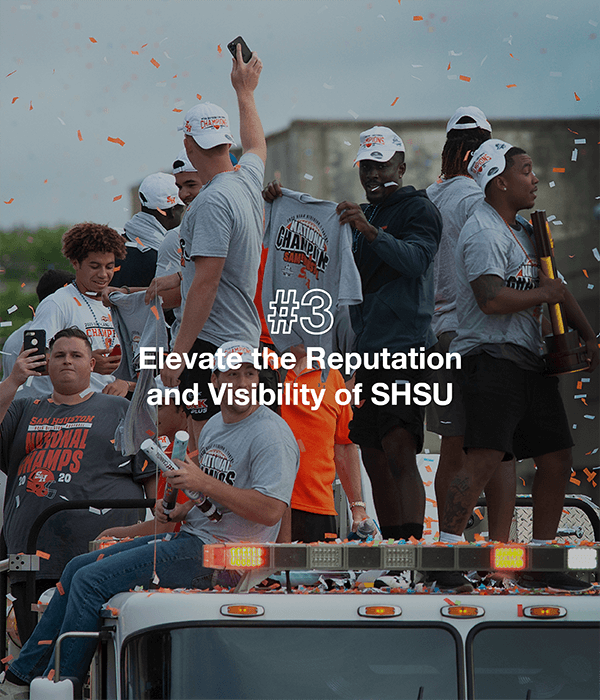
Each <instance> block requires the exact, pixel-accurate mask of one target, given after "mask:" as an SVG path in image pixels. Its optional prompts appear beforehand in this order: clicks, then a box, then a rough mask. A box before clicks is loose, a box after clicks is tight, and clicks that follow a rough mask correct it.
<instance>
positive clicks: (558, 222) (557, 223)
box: [552, 219, 562, 226]
mask: <svg viewBox="0 0 600 700" xmlns="http://www.w3.org/2000/svg"><path fill="white" fill-rule="evenodd" d="M552 223H553V224H554V226H562V221H559V220H558V219H557V220H556V221H553V222H552Z"/></svg>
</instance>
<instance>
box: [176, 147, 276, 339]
mask: <svg viewBox="0 0 600 700" xmlns="http://www.w3.org/2000/svg"><path fill="white" fill-rule="evenodd" d="M264 172H265V167H264V163H263V162H262V160H261V159H260V158H259V157H258V156H257V155H256V154H255V153H245V154H244V155H243V156H242V157H241V158H240V161H239V168H238V169H237V170H235V171H232V172H224V173H219V174H218V175H215V177H214V178H213V179H212V180H211V181H210V182H208V183H207V184H206V185H204V187H203V188H202V189H201V190H200V192H199V194H198V196H197V197H196V198H195V199H194V201H193V202H192V203H191V204H190V206H189V209H188V210H187V212H186V214H185V217H184V219H183V222H182V224H181V250H182V255H183V269H182V272H183V281H182V285H181V295H182V299H183V302H182V303H183V305H185V303H186V301H187V298H188V293H189V289H190V286H191V284H192V281H193V279H194V271H195V269H194V261H193V259H194V258H196V257H214V258H225V265H224V267H223V272H222V274H221V280H220V282H219V287H218V289H217V296H216V298H215V301H214V304H213V306H212V309H211V312H210V315H209V317H208V319H207V321H206V323H205V324H204V327H203V328H202V330H201V331H200V334H199V335H198V337H199V338H201V339H202V340H207V341H208V342H210V343H213V344H214V345H217V346H219V345H222V344H223V343H226V342H227V341H230V340H239V341H243V342H246V343H250V344H252V345H253V346H254V347H258V342H259V338H260V320H259V318H258V312H257V310H256V307H255V306H254V294H255V292H256V283H257V279H258V266H259V264H260V253H261V245H262V223H263V199H262V196H261V188H262V183H263V177H264ZM191 303H193V304H196V303H198V300H197V299H192V300H191Z"/></svg>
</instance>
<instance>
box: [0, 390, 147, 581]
mask: <svg viewBox="0 0 600 700" xmlns="http://www.w3.org/2000/svg"><path fill="white" fill-rule="evenodd" d="M128 405H129V402H128V401H126V400H125V399H123V398H119V397H117V396H108V395H107V394H96V393H92V394H90V397H89V398H88V399H86V400H85V401H82V402H81V403H78V404H76V405H74V406H70V405H66V404H59V405H56V404H54V403H52V402H51V401H50V400H49V397H45V398H40V399H33V398H27V399H15V400H14V401H13V402H12V403H11V405H10V406H9V408H8V412H7V414H6V416H5V417H4V420H3V421H2V425H1V426H0V458H1V462H2V471H4V472H6V474H7V476H8V482H7V487H6V498H5V503H4V519H5V521H4V536H5V537H6V541H7V546H8V551H9V552H11V553H12V552H23V551H25V547H26V544H27V535H28V533H29V529H30V528H31V525H32V524H33V522H34V520H35V519H36V518H37V516H38V515H39V514H40V513H42V512H44V511H45V510H46V509H47V508H49V507H50V506H52V505H54V504H55V503H60V502H61V501H75V500H83V499H86V500H90V499H97V498H107V499H117V498H118V499H123V498H143V490H142V487H141V485H140V484H139V483H135V482H136V481H139V480H140V479H143V478H147V477H149V476H150V474H149V473H148V472H146V473H145V474H144V473H143V469H144V461H145V460H144V456H143V454H142V455H136V456H134V457H123V455H121V454H120V453H119V452H115V449H114V446H113V444H112V442H111V440H112V439H113V436H114V433H115V429H116V427H117V424H118V422H119V420H120V419H121V418H123V417H124V416H125V413H126V411H127V407H128ZM142 512H143V511H142ZM139 513H140V511H138V510H132V509H128V510H117V509H113V510H110V511H108V512H107V513H104V514H103V513H101V512H99V513H91V512H90V511H89V510H70V511H63V512H62V513H57V514H56V515H53V516H52V517H51V518H50V519H49V520H48V521H47V522H46V524H45V525H44V526H43V527H42V531H41V534H40V537H39V538H38V544H37V547H38V549H40V550H41V551H43V552H46V553H47V554H49V555H50V559H48V560H44V559H41V560H40V572H39V574H38V575H39V576H41V577H43V578H58V577H59V576H60V574H61V572H62V570H63V568H64V566H65V565H66V564H67V562H69V561H70V560H71V559H72V558H73V557H75V556H77V555H78V554H84V553H86V552H87V551H88V544H89V542H90V540H93V539H94V538H95V537H96V536H97V535H98V534H99V533H100V532H101V531H102V530H105V529H106V528H109V527H115V526H117V525H132V524H133V523H135V522H136V521H137V519H138V515H139ZM11 577H12V579H13V580H17V579H19V578H22V577H23V575H21V574H18V572H15V573H14V574H11Z"/></svg>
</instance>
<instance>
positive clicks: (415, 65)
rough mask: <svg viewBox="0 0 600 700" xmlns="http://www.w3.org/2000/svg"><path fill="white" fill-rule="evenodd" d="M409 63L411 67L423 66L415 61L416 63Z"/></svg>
mask: <svg viewBox="0 0 600 700" xmlns="http://www.w3.org/2000/svg"><path fill="white" fill-rule="evenodd" d="M410 65H411V66H412V67H413V68H423V66H422V65H419V64H418V63H417V64H414V63H411V64H410Z"/></svg>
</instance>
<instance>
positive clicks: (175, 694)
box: [122, 623, 463, 700]
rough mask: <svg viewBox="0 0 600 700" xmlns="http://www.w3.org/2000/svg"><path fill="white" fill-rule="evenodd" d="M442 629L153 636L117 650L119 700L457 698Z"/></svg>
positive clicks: (208, 631)
mask: <svg viewBox="0 0 600 700" xmlns="http://www.w3.org/2000/svg"><path fill="white" fill-rule="evenodd" d="M456 640H457V637H455V635H454V634H453V633H452V631H451V630H450V628H448V627H446V626H437V627H434V626H431V627H419V628H417V627H414V626H413V627H401V626H399V625H394V626H386V627H384V626H383V625H381V626H372V625H369V626H356V625H355V626H327V627H326V626H311V627H308V626H306V625H303V626H290V625H286V626H279V625H277V626H276V625H264V624H263V625H260V626H259V625H252V626H248V625H245V626H241V625H237V624H235V625H223V626H218V627H216V626H214V623H213V624H212V626H211V627H205V626H201V627H185V628H176V629H173V628H169V629H163V628H161V629H156V630H152V631H149V632H146V633H143V634H141V635H138V636H135V637H133V638H130V639H129V640H128V641H127V642H126V645H125V648H124V651H123V657H122V658H123V669H124V676H123V684H124V685H123V697H124V698H129V699H130V700H134V699H135V700H146V699H150V698H152V699H154V698H161V699H162V698H165V700H183V699H184V698H185V700H192V699H193V700H200V699H201V698H212V699H213V700H218V699H222V698H230V699H238V698H240V699H241V698H255V699H256V698H278V699H279V700H291V699H292V698H294V699H296V698H304V699H307V698H312V699H317V698H318V699H325V698H371V699H373V698H377V700H385V699H386V698H394V699H397V700H417V699H418V698H447V699H448V700H452V699H455V698H460V697H463V695H462V689H461V688H459V677H458V668H460V667H462V652H461V651H460V650H459V649H460V647H459V646H458V645H457V641H456Z"/></svg>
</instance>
